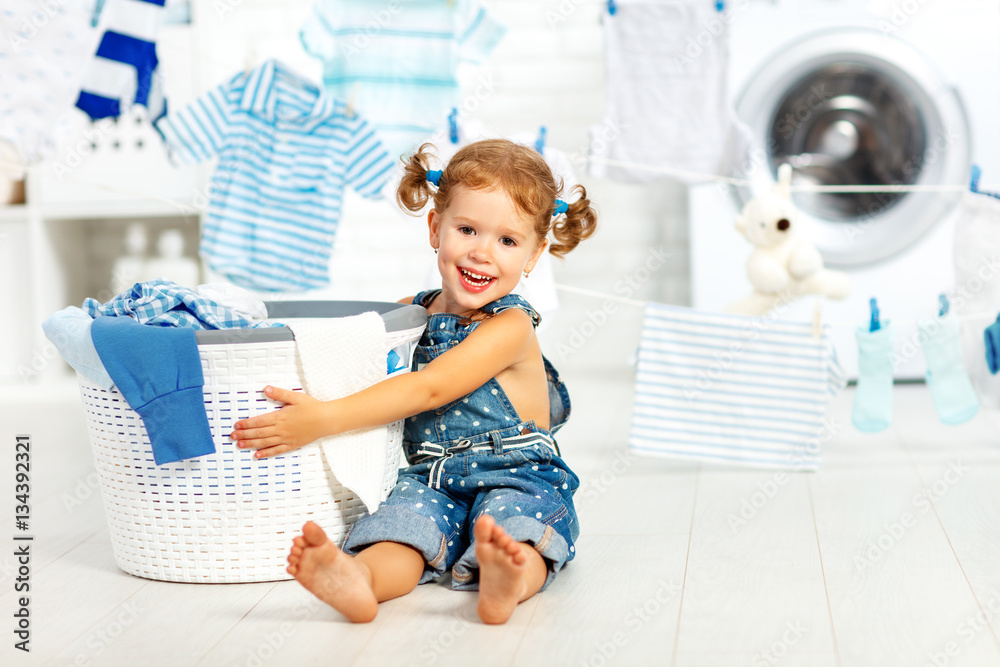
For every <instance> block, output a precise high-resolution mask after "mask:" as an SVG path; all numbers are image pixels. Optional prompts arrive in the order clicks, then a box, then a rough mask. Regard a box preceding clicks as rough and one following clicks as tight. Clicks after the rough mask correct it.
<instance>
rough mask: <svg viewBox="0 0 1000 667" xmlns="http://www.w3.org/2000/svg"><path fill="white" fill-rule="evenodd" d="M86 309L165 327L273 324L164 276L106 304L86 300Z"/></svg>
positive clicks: (89, 312)
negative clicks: (256, 320)
mask: <svg viewBox="0 0 1000 667" xmlns="http://www.w3.org/2000/svg"><path fill="white" fill-rule="evenodd" d="M83 310H84V311H85V312H86V313H87V314H88V315H90V316H91V317H93V318H97V317H101V316H102V315H107V316H113V317H131V318H133V319H134V320H135V321H136V322H138V323H139V324H150V325H155V326H162V327H186V328H189V329H249V328H262V327H270V326H272V325H271V324H270V323H268V322H261V321H258V322H254V321H253V320H249V319H247V318H245V317H242V316H240V315H237V314H236V313H234V312H233V311H231V310H229V309H228V308H226V307H225V306H222V305H220V304H218V303H217V302H215V301H212V300H211V299H206V298H205V297H203V296H200V295H199V294H198V293H197V292H195V291H194V290H192V289H189V288H187V287H182V286H181V285H178V284H177V283H175V282H172V281H170V280H164V279H162V278H158V279H156V280H150V281H148V282H144V283H136V284H135V285H133V286H132V287H131V288H130V289H127V290H125V291H124V292H122V293H121V294H119V295H118V296H116V297H114V298H113V299H111V300H110V301H108V302H107V303H104V304H102V303H101V302H100V301H98V300H97V299H85V300H84V302H83ZM274 326H282V325H280V324H276V325H274Z"/></svg>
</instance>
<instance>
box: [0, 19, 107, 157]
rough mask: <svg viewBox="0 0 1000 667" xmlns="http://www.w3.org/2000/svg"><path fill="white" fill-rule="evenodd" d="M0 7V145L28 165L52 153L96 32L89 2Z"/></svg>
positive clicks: (91, 56)
mask: <svg viewBox="0 0 1000 667" xmlns="http://www.w3.org/2000/svg"><path fill="white" fill-rule="evenodd" d="M3 5H4V6H3V8H2V9H0V34H2V35H3V39H0V141H7V142H9V143H10V144H11V145H12V146H14V147H15V148H16V149H17V152H18V154H19V155H20V158H21V161H23V162H24V163H25V164H26V165H32V164H35V163H37V162H40V161H41V160H43V159H45V158H47V157H50V156H51V155H52V154H53V152H54V151H55V147H56V143H57V142H56V141H55V139H54V138H53V131H54V129H55V128H56V127H57V126H59V125H60V124H61V123H62V121H63V119H64V118H65V116H66V115H67V114H68V113H69V112H70V111H71V110H72V108H73V103H74V102H75V101H76V97H77V95H78V94H79V92H80V84H81V82H82V81H83V78H84V76H85V74H86V73H87V70H88V68H89V67H90V63H91V62H93V60H94V51H95V50H96V49H97V40H98V38H99V37H100V33H99V32H98V31H97V29H96V28H95V27H93V26H92V25H91V17H92V16H93V13H94V1H93V0H62V1H61V2H37V1H36V0H5V2H4V3H3Z"/></svg>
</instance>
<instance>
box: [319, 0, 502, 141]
mask: <svg viewBox="0 0 1000 667" xmlns="http://www.w3.org/2000/svg"><path fill="white" fill-rule="evenodd" d="M505 32H506V29H505V28H504V27H503V26H502V25H500V24H499V23H497V22H496V21H495V20H494V19H493V18H492V17H491V15H490V13H489V12H487V11H486V10H485V9H484V8H483V7H482V6H481V5H480V4H479V2H477V1H476V0H396V1H395V2H389V3H388V4H382V3H373V2H371V1H370V0H316V2H315V4H314V5H313V8H312V11H311V12H310V14H309V16H308V17H307V18H306V20H305V22H304V23H303V25H302V31H301V38H302V44H303V46H304V47H305V50H306V51H307V52H308V53H309V54H310V55H313V56H315V57H316V58H319V59H320V60H322V61H323V86H324V87H325V88H326V89H327V91H328V92H329V93H330V94H332V95H334V96H335V97H339V98H343V99H348V100H354V102H355V108H357V109H359V110H360V111H361V113H363V114H364V115H365V117H366V118H368V120H369V121H371V122H372V123H373V124H374V125H375V127H376V129H377V130H378V132H379V136H381V137H382V141H383V142H384V143H385V145H386V147H387V148H388V149H389V151H390V152H391V153H392V154H393V155H396V156H399V155H401V154H403V153H407V152H411V151H413V150H414V149H416V148H417V146H418V145H419V143H420V142H421V140H423V139H424V138H425V137H426V136H427V135H429V134H431V133H432V132H434V131H435V130H436V129H437V128H438V126H439V125H440V124H441V123H443V122H444V121H445V118H447V116H448V112H449V111H450V110H451V109H452V107H457V106H460V105H462V106H463V108H462V111H463V113H465V112H470V111H473V110H474V107H475V108H478V107H479V105H480V103H481V102H482V101H483V100H484V99H485V98H486V97H487V96H489V95H491V94H492V93H493V82H492V80H489V79H485V78H481V79H480V80H479V81H478V82H477V83H473V84H471V85H470V88H471V89H472V90H471V91H470V93H471V94H470V95H468V96H467V97H466V98H465V100H464V101H463V100H462V99H461V90H460V88H459V82H458V76H457V72H458V66H459V62H466V63H471V64H479V63H482V62H483V61H485V60H486V58H487V57H488V56H489V54H490V53H491V52H492V51H493V49H494V48H495V47H496V45H497V43H498V42H499V41H500V39H501V38H502V37H503V35H504V33H505Z"/></svg>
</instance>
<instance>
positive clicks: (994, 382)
mask: <svg viewBox="0 0 1000 667" xmlns="http://www.w3.org/2000/svg"><path fill="white" fill-rule="evenodd" d="M998 248H1000V199H998V198H996V197H994V196H991V195H989V194H980V193H975V192H967V193H965V194H964V195H963V196H962V203H961V206H960V209H959V215H958V220H957V221H956V222H955V244H954V250H953V252H954V261H955V285H956V289H955V292H954V294H953V295H952V299H951V300H952V305H953V309H954V313H955V315H956V316H958V318H959V319H960V320H961V321H962V333H961V340H962V356H963V357H964V361H965V369H966V370H967V371H968V372H969V377H970V378H971V379H972V383H973V385H975V387H976V389H977V390H978V391H979V398H980V400H981V401H982V404H983V405H984V406H985V407H987V408H1000V375H992V374H990V371H989V368H988V366H987V364H986V343H985V340H984V339H983V332H984V330H985V329H986V327H988V326H989V325H991V324H993V322H994V321H995V320H996V317H997V312H998V311H1000V281H998V280H997V273H998V272H1000V252H998ZM929 298H930V297H929Z"/></svg>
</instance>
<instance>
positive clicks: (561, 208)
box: [552, 199, 569, 215]
mask: <svg viewBox="0 0 1000 667" xmlns="http://www.w3.org/2000/svg"><path fill="white" fill-rule="evenodd" d="M568 210H569V204H567V203H566V202H564V201H563V200H562V199H557V200H556V210H555V211H553V213H552V215H559V214H560V213H565V212H566V211H568Z"/></svg>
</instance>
